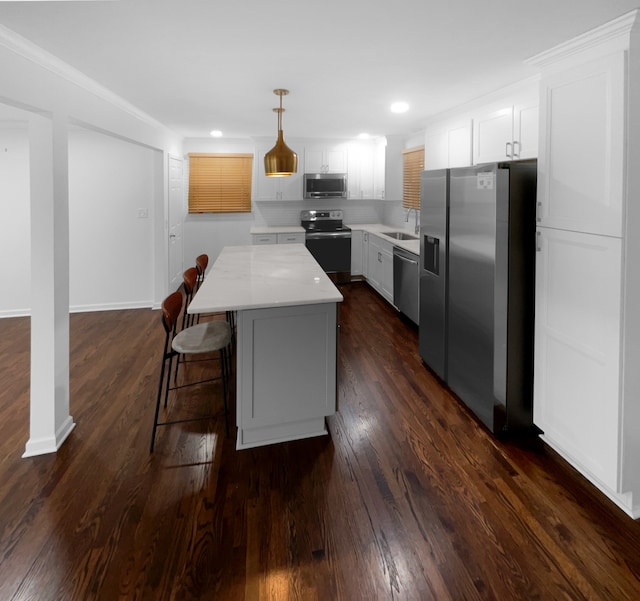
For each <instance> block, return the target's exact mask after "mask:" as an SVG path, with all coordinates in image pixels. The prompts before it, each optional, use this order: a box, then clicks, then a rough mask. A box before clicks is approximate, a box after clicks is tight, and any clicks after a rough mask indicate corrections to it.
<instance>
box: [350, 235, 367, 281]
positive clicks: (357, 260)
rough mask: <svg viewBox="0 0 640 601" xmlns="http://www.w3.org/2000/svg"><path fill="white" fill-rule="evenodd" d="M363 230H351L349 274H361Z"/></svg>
mask: <svg viewBox="0 0 640 601" xmlns="http://www.w3.org/2000/svg"><path fill="white" fill-rule="evenodd" d="M363 238H364V236H363V231H362V230H351V275H352V276H360V275H363V273H364V271H363V264H362V260H363V252H362V250H363V244H364V242H363Z"/></svg>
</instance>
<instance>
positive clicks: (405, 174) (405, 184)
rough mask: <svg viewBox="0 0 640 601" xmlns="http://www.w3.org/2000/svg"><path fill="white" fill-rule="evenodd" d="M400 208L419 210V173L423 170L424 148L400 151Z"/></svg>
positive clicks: (417, 147)
mask: <svg viewBox="0 0 640 601" xmlns="http://www.w3.org/2000/svg"><path fill="white" fill-rule="evenodd" d="M402 164H403V169H402V206H403V207H404V208H405V209H410V208H414V209H420V173H421V172H422V171H423V170H424V146H416V147H415V148H407V149H406V150H403V151H402Z"/></svg>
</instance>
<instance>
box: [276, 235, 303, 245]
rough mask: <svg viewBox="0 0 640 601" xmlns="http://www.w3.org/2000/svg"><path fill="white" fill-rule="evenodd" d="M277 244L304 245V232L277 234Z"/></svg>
mask: <svg viewBox="0 0 640 601" xmlns="http://www.w3.org/2000/svg"><path fill="white" fill-rule="evenodd" d="M278 244H304V232H300V233H293V234H278Z"/></svg>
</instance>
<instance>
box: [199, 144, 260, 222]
mask: <svg viewBox="0 0 640 601" xmlns="http://www.w3.org/2000/svg"><path fill="white" fill-rule="evenodd" d="M252 165H253V155H252V154H207V153H190V154H189V213H250V212H251V174H252V170H253V169H252Z"/></svg>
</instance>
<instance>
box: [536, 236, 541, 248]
mask: <svg viewBox="0 0 640 601" xmlns="http://www.w3.org/2000/svg"><path fill="white" fill-rule="evenodd" d="M541 251H542V246H540V232H536V252H541Z"/></svg>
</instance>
